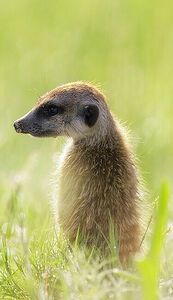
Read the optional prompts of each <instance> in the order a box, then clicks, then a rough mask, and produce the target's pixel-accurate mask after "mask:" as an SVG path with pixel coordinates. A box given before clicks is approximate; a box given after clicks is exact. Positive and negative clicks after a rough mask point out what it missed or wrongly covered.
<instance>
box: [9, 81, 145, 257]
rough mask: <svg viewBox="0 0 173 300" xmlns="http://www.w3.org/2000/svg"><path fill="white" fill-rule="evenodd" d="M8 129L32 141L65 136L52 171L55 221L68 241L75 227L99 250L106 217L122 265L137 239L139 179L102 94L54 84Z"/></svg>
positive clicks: (89, 88) (78, 86)
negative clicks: (55, 187)
mask: <svg viewBox="0 0 173 300" xmlns="http://www.w3.org/2000/svg"><path fill="white" fill-rule="evenodd" d="M14 127H15V130H16V131H17V132H19V133H25V134H30V135H32V136H35V137H58V136H67V137H70V138H71V141H70V143H69V145H68V147H66V149H65V151H64V153H63V159H62V160H61V163H60V165H59V169H58V177H59V178H58V181H59V184H58V195H57V199H58V203H57V208H58V223H59V225H60V226H61V227H62V228H63V231H64V233H65V234H66V235H67V236H68V238H69V239H70V241H71V242H74V241H75V239H76V235H77V232H78V229H79V232H80V233H81V236H86V237H87V245H93V243H94V242H95V241H97V244H98V245H99V246H101V245H102V244H105V239H109V230H110V218H111V220H112V224H113V227H114V232H115V235H116V237H117V238H118V244H119V258H120V261H121V262H123V261H126V262H127V261H128V258H129V256H131V255H134V254H135V253H136V252H137V250H138V249H139V245H140V238H141V224H140V205H139V198H140V197H139V176H138V170H137V167H136V164H135V158H134V155H133V153H132V151H131V149H130V148H129V143H128V142H127V140H126V137H125V134H124V132H123V130H122V129H121V126H120V124H119V122H118V120H117V119H116V118H114V116H113V115H112V113H111V111H110V109H109V107H108V104H107V102H106V98H105V96H104V94H103V93H102V92H101V91H99V90H98V89H97V88H96V87H94V86H93V85H91V84H88V83H85V82H74V83H70V84H65V85H62V86H59V87H57V88H55V89H54V90H52V91H50V92H48V93H46V94H45V95H43V96H41V97H40V99H39V100H38V102H37V104H36V106H35V107H34V108H33V109H32V110H31V111H30V112H29V113H27V114H26V115H25V116H24V117H22V118H20V119H19V120H17V121H15V123H14ZM105 247H106V246H104V249H105Z"/></svg>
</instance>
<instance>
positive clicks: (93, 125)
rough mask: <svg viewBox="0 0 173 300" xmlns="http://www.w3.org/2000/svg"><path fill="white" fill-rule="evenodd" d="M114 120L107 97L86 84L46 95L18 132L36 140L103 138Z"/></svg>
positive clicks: (17, 125)
mask: <svg viewBox="0 0 173 300" xmlns="http://www.w3.org/2000/svg"><path fill="white" fill-rule="evenodd" d="M110 118H111V115H110V112H109V109H108V107H107V104H106V102H105V97H104V95H103V94H102V93H101V92H100V91H99V90H98V89H96V88H95V87H93V86H92V85H90V84H87V83H83V82H75V83H70V84H65V85H62V86H60V87H57V88H55V89H54V90H52V91H50V92H49V93H46V94H45V95H43V96H42V97H40V99H39V100H38V102H37V104H36V106H35V107H34V108H33V109H32V110H31V111H29V112H28V113H27V114H26V115H25V116H24V117H22V118H20V119H19V120H17V121H15V123H14V127H15V130H16V131H17V132H19V133H26V134H31V135H33V136H36V137H57V136H62V135H64V136H70V137H72V138H74V139H81V138H84V137H90V136H93V135H99V134H104V131H105V130H106V128H107V123H108V120H109V119H110Z"/></svg>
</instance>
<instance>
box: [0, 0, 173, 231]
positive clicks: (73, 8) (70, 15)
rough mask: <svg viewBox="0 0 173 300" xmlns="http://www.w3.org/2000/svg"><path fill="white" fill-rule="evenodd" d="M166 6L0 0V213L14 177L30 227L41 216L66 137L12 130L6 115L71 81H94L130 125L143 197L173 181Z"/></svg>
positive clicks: (172, 72)
mask: <svg viewBox="0 0 173 300" xmlns="http://www.w3.org/2000/svg"><path fill="white" fill-rule="evenodd" d="M172 11H173V2H172V1H171V0H170V1H169V0H165V1H161V0H157V1H156V0H155V1H153V0H151V1H149V0H141V1H138V0H121V1H120V0H119V1H118V0H109V1H108V0H88V1H79V0H73V1H68V0H63V1H59V0H50V1H41V0H39V1H38V0H15V1H14V0H13V1H12V0H9V1H8V2H7V1H2V0H1V1H0V16H1V17H0V197H1V198H0V209H1V216H0V218H1V219H5V218H6V215H5V214H6V213H7V211H8V210H7V208H6V206H7V202H8V197H9V193H10V191H11V190H12V189H13V188H14V185H15V182H16V181H17V182H21V186H22V193H21V198H22V203H23V206H24V207H25V209H26V211H27V220H28V222H30V226H29V228H30V230H32V229H33V228H35V227H36V226H39V225H41V224H42V221H43V220H44V219H45V218H46V216H47V214H48V212H49V209H48V202H49V200H50V199H51V195H50V194H51V176H50V174H51V172H52V171H53V166H54V165H55V162H54V159H53V157H55V155H54V154H55V153H56V152H57V151H61V149H62V147H63V144H64V142H65V138H58V139H56V140H54V139H40V140H39V139H35V138H31V137H29V136H24V135H18V134H16V133H15V131H14V129H13V121H14V120H15V119H17V118H19V117H21V116H22V115H23V114H25V113H26V112H27V111H28V110H29V109H31V108H32V106H33V105H34V104H35V102H36V100H37V98H38V97H39V96H40V95H42V94H43V93H45V92H46V91H49V90H50V89H53V88H55V87H56V86H58V85H60V84H63V83H67V82H70V81H76V80H86V81H89V82H92V83H95V84H96V85H98V86H99V87H100V88H101V89H102V90H103V92H104V93H105V94H106V95H107V98H108V102H109V105H110V107H111V109H112V111H113V112H114V114H115V115H116V116H117V117H118V118H119V119H120V120H121V121H122V122H125V123H126V124H127V126H128V127H129V128H130V130H131V131H132V135H133V137H134V143H135V150H136V153H137V155H138V158H139V165H140V168H141V173H142V175H143V177H144V181H145V182H146V187H147V189H148V190H149V198H150V199H151V200H154V198H155V197H156V196H157V195H158V191H159V190H160V185H161V182H162V180H163V179H165V178H167V179H168V180H169V183H171V182H172V179H173V172H172V167H173V155H172V154H173V150H172V147H173V139H172V136H173V126H172V114H173V99H172V95H173V84H172V77H173V63H172V58H173V18H172Z"/></svg>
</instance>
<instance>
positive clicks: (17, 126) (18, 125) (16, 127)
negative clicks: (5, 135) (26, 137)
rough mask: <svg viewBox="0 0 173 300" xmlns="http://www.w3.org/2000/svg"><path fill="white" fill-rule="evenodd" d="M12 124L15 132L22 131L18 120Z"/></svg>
mask: <svg viewBox="0 0 173 300" xmlns="http://www.w3.org/2000/svg"><path fill="white" fill-rule="evenodd" d="M13 125H14V128H15V130H16V132H18V133H20V132H22V129H21V127H20V122H19V121H15V122H14V124H13Z"/></svg>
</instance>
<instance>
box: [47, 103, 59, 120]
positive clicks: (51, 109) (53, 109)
mask: <svg viewBox="0 0 173 300" xmlns="http://www.w3.org/2000/svg"><path fill="white" fill-rule="evenodd" d="M44 112H45V114H46V115H47V116H48V117H51V116H55V115H57V114H62V113H63V112H64V107H62V106H57V105H55V104H49V105H48V106H45V107H44Z"/></svg>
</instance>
